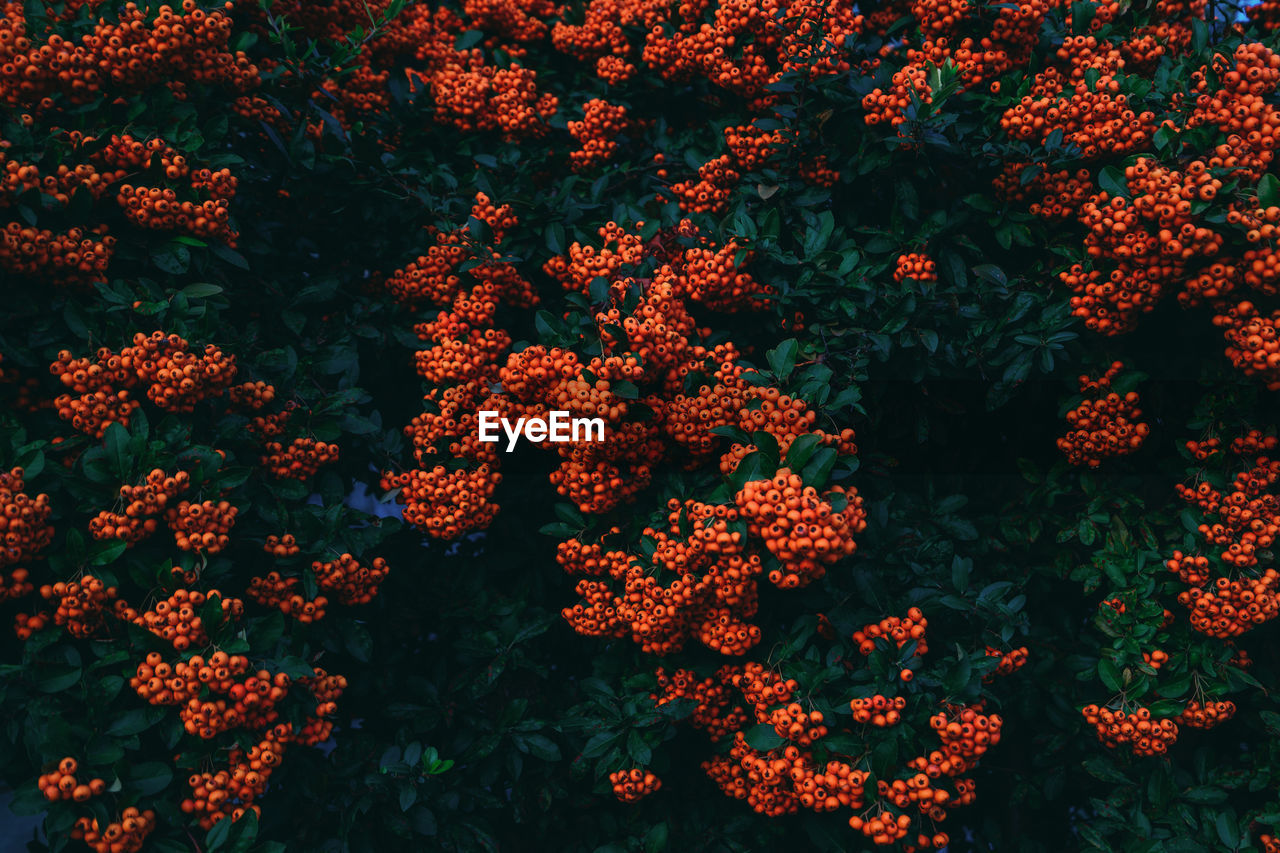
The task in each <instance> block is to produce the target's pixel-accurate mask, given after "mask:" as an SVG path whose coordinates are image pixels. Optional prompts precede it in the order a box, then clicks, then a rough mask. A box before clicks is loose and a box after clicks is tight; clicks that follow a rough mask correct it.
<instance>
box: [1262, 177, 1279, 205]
mask: <svg viewBox="0 0 1280 853" xmlns="http://www.w3.org/2000/svg"><path fill="white" fill-rule="evenodd" d="M1258 206H1259V207H1280V178H1277V177H1276V176H1275V175H1272V174H1270V173H1267V174H1265V175H1263V176H1262V180H1260V181H1258Z"/></svg>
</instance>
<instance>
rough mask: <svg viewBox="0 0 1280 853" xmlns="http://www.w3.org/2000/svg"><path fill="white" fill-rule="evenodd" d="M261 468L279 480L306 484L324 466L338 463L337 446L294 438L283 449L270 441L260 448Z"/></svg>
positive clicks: (312, 439) (280, 445) (309, 439)
mask: <svg viewBox="0 0 1280 853" xmlns="http://www.w3.org/2000/svg"><path fill="white" fill-rule="evenodd" d="M262 451H263V452H262V467H263V468H266V469H267V472H268V473H269V474H271V476H273V477H276V478H277V479H281V480H286V479H287V480H301V481H303V482H306V481H307V480H309V479H311V478H312V477H313V476H315V474H316V472H317V471H319V470H320V468H321V467H322V466H324V465H328V464H330V463H333V462H336V461H338V445H336V444H326V443H325V442H323V441H316V440H315V439H314V438H295V439H294V440H293V441H291V442H289V446H288V447H285V446H283V445H282V444H280V442H278V441H270V442H267V443H266V444H265V445H263V448H262Z"/></svg>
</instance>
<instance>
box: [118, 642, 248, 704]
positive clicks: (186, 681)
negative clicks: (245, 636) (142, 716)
mask: <svg viewBox="0 0 1280 853" xmlns="http://www.w3.org/2000/svg"><path fill="white" fill-rule="evenodd" d="M248 671H249V659H248V658H247V657H245V656H244V655H231V654H227V653H226V652H223V651H217V652H214V653H213V654H212V655H210V656H209V658H208V659H207V660H206V659H205V657H204V656H203V655H192V656H191V657H190V658H188V659H187V660H185V661H181V660H180V661H178V662H177V663H176V664H170V663H167V662H166V661H165V660H164V656H163V655H161V654H160V653H159V652H149V653H148V654H147V656H146V658H145V659H144V660H143V662H142V663H140V664H138V669H137V672H136V673H135V674H134V675H133V676H132V677H130V679H129V686H130V687H132V688H133V689H134V691H135V692H136V693H137V694H138V695H139V696H140V697H142V698H143V699H145V700H146V701H147V702H148V703H150V704H152V705H185V704H187V703H188V702H189V701H191V700H192V699H194V698H196V697H197V696H198V695H199V693H200V691H201V689H202V688H203V687H208V688H209V689H210V690H213V691H215V692H218V693H226V692H227V691H229V690H230V689H231V688H232V687H233V686H234V685H235V678H236V676H239V675H243V674H244V673H246V672H248Z"/></svg>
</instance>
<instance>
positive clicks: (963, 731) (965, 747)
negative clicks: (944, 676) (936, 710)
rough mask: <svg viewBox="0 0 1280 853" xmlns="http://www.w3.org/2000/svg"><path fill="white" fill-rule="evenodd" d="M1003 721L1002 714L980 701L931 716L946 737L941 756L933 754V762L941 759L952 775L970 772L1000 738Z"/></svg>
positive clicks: (932, 724)
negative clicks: (986, 708)
mask: <svg viewBox="0 0 1280 853" xmlns="http://www.w3.org/2000/svg"><path fill="white" fill-rule="evenodd" d="M1003 724H1004V721H1003V720H1002V719H1001V717H1000V715H999V714H986V713H983V710H982V708H981V706H980V705H978V706H973V705H970V706H963V707H948V708H947V711H946V712H945V713H941V714H935V715H934V716H932V717H930V718H929V726H930V727H931V728H932V729H933V730H934V731H935V732H937V733H938V739H939V740H941V741H942V751H941V754H940V758H941V760H940V761H938V762H934V761H933V760H932V759H933V758H934V756H933V755H930V757H929V758H930V762H929V763H931V764H933V763H937V764H938V765H939V766H940V768H941V770H942V773H944V774H946V775H948V776H957V775H959V774H961V773H967V772H968V771H970V770H972V769H973V768H974V767H975V766H976V765H977V763H978V759H980V758H981V757H982V755H983V753H985V752H986V751H987V750H988V749H990V748H991V747H993V746H995V745H996V744H997V743H999V742H1000V728H1001V726H1002V725H1003ZM931 775H932V774H931Z"/></svg>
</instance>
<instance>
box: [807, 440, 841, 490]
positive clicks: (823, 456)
mask: <svg viewBox="0 0 1280 853" xmlns="http://www.w3.org/2000/svg"><path fill="white" fill-rule="evenodd" d="M838 458H839V454H838V453H837V452H836V449H835V448H834V447H823V448H820V449H818V450H816V451H814V453H813V456H811V457H810V458H809V461H808V463H807V464H806V465H805V466H804V470H803V471H801V472H800V478H801V479H802V480H804V482H805V483H806V484H807V485H810V486H813V487H814V488H816V489H821V488H822V487H823V486H825V485H826V484H827V478H828V477H830V476H831V470H832V469H833V468H835V467H836V460H837V459H838Z"/></svg>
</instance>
